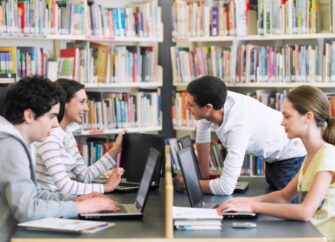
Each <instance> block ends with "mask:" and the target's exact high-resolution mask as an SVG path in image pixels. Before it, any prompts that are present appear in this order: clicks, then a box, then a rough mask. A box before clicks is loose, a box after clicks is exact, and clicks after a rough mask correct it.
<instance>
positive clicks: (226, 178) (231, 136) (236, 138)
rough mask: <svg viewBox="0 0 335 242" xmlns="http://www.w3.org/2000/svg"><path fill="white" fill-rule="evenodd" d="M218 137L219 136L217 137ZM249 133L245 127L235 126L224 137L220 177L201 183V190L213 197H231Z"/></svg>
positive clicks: (239, 171)
mask: <svg viewBox="0 0 335 242" xmlns="http://www.w3.org/2000/svg"><path fill="white" fill-rule="evenodd" d="M218 136H219V135H218ZM249 139H250V133H249V130H248V129H247V128H246V127H243V126H236V127H234V128H233V129H231V130H229V131H228V133H227V134H226V137H225V140H226V141H225V142H223V143H225V148H226V150H227V156H226V158H225V160H224V163H223V164H224V165H223V168H222V172H221V176H220V177H219V178H217V179H214V180H210V181H208V182H203V181H202V182H201V183H200V184H202V187H201V188H202V189H203V191H204V192H206V190H207V189H209V190H210V192H211V193H213V194H215V195H231V194H232V193H233V192H234V189H235V186H236V183H237V179H238V177H239V175H240V173H241V167H242V164H243V160H244V156H245V153H246V150H247V147H248V144H249Z"/></svg>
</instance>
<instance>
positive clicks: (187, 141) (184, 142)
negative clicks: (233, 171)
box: [177, 135, 249, 193]
mask: <svg viewBox="0 0 335 242" xmlns="http://www.w3.org/2000/svg"><path fill="white" fill-rule="evenodd" d="M177 143H178V146H179V149H183V148H187V147H190V148H191V149H192V156H193V161H194V166H195V169H196V172H197V176H198V179H199V180H200V179H201V176H200V168H199V164H198V160H197V156H196V155H195V152H194V148H193V143H192V139H191V137H190V136H189V135H186V136H183V137H181V138H178V139H177ZM248 187H249V182H246V181H243V182H242V181H237V183H236V187H235V189H234V193H241V192H245V191H246V190H247V189H248Z"/></svg>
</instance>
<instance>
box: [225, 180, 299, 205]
mask: <svg viewBox="0 0 335 242" xmlns="http://www.w3.org/2000/svg"><path fill="white" fill-rule="evenodd" d="M297 184H298V174H297V175H295V177H294V178H293V179H292V180H291V181H290V182H289V184H287V186H286V187H284V188H283V189H282V190H280V191H275V192H271V193H267V194H264V195H260V196H256V197H236V198H231V199H228V200H226V201H224V202H223V203H222V204H221V205H220V207H219V208H220V209H226V208H227V207H228V206H230V205H231V204H234V203H242V202H243V203H253V202H267V203H288V202H289V201H291V200H292V198H293V197H294V196H295V195H296V194H297Z"/></svg>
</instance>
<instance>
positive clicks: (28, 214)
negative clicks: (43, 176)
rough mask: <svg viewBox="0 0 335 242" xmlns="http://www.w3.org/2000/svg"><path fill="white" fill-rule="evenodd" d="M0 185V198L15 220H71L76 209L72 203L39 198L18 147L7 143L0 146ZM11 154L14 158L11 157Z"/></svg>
mask: <svg viewBox="0 0 335 242" xmlns="http://www.w3.org/2000/svg"><path fill="white" fill-rule="evenodd" d="M1 150H2V152H1V154H2V156H1V164H0V167H1V169H0V173H1V175H0V184H1V185H2V188H3V190H2V196H3V197H4V198H3V199H5V200H6V201H7V203H8V206H9V209H10V211H11V213H12V214H13V216H14V217H15V218H16V219H17V220H18V221H27V220H33V219H38V218H43V217H75V216H77V214H78V209H77V206H76V204H75V202H73V201H54V200H44V199H41V198H40V196H39V194H38V190H37V187H36V184H35V182H34V180H32V174H33V171H32V170H31V169H32V167H31V166H30V163H29V158H28V154H27V153H26V150H24V148H23V146H22V144H20V143H19V142H17V141H15V140H9V139H8V140H7V141H6V143H5V142H3V143H2V144H1ZM13 154H15V156H14V155H13Z"/></svg>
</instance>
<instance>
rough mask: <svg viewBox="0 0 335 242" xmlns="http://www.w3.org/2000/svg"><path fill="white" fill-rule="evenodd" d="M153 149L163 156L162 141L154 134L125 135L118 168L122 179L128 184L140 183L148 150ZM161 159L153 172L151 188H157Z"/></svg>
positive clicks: (160, 137)
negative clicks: (122, 170) (122, 173)
mask: <svg viewBox="0 0 335 242" xmlns="http://www.w3.org/2000/svg"><path fill="white" fill-rule="evenodd" d="M151 147H153V148H155V149H156V150H157V151H159V152H160V153H162V154H163V150H164V139H163V137H162V136H161V135H154V134H139V133H131V134H125V135H124V137H123V142H122V152H121V162H120V166H121V167H123V168H124V170H125V173H124V175H123V176H122V178H124V179H126V181H129V182H137V183H140V181H141V177H142V174H143V172H144V167H145V165H146V161H147V157H148V154H149V150H150V148H151ZM163 159H164V158H163V157H161V158H160V159H159V161H158V165H157V166H156V168H155V171H154V177H153V184H152V185H153V186H159V179H160V173H161V166H162V160H163Z"/></svg>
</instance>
